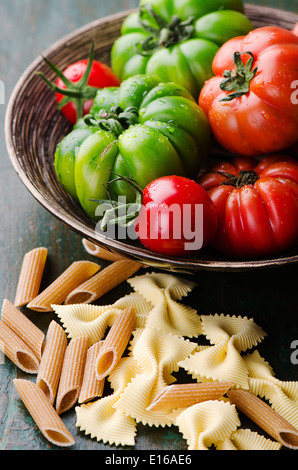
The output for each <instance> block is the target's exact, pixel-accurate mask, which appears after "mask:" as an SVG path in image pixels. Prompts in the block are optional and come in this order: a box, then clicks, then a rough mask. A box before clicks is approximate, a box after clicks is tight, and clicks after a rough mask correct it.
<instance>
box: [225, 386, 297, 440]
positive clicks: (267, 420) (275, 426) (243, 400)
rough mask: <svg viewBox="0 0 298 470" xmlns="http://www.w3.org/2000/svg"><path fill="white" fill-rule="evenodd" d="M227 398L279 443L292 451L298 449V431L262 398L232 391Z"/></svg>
mask: <svg viewBox="0 0 298 470" xmlns="http://www.w3.org/2000/svg"><path fill="white" fill-rule="evenodd" d="M227 396H228V398H229V399H230V400H231V402H232V403H233V404H234V405H235V406H236V407H237V408H238V409H239V410H240V411H241V412H242V413H244V414H245V415H246V416H248V417H249V418H250V419H251V420H252V421H253V422H254V423H255V424H257V425H258V426H259V427H260V428H261V429H263V431H265V432H266V433H267V434H268V435H269V436H271V437H273V439H275V440H276V441H277V442H280V443H281V444H282V445H284V446H285V447H288V448H290V449H298V429H296V428H294V426H292V425H291V424H290V423H289V422H288V421H286V420H285V419H284V418H283V417H282V416H281V415H279V414H278V413H277V412H276V411H275V410H273V408H271V406H270V405H268V404H267V403H266V402H265V401H263V400H262V399H261V398H258V397H256V396H255V395H253V394H252V393H250V392H247V391H246V390H230V391H228V392H227Z"/></svg>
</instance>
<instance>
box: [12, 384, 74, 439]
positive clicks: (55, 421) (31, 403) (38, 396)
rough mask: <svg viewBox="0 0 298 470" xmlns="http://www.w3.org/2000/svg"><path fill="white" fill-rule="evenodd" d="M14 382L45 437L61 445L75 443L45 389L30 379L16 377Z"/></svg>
mask: <svg viewBox="0 0 298 470" xmlns="http://www.w3.org/2000/svg"><path fill="white" fill-rule="evenodd" d="M13 383H14V386H15V388H16V390H17V392H18V394H19V396H20V398H21V400H22V401H23V403H24V405H25V406H26V408H27V410H28V411H29V413H30V415H31V416H32V418H33V420H34V421H35V423H36V425H37V427H38V428H39V429H40V431H41V432H42V434H43V435H44V436H45V438H46V439H47V440H48V441H50V442H51V443H53V444H55V445H57V446H61V447H68V446H72V445H74V443H75V440H74V438H73V437H72V435H71V434H70V432H69V431H68V429H67V427H66V426H65V424H64V423H63V421H62V420H61V418H60V417H59V415H58V414H57V412H56V411H55V409H54V407H53V406H52V405H51V404H50V403H49V401H48V399H47V397H46V396H45V394H44V393H43V391H42V390H41V389H40V388H39V387H38V386H37V385H36V384H34V383H33V382H30V381H29V380H25V379H14V380H13Z"/></svg>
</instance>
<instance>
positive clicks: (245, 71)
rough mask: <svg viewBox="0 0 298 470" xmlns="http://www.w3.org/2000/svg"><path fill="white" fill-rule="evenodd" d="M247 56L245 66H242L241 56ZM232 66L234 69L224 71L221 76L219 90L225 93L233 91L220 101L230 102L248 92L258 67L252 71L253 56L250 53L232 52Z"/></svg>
mask: <svg viewBox="0 0 298 470" xmlns="http://www.w3.org/2000/svg"><path fill="white" fill-rule="evenodd" d="M242 54H249V55H250V58H249V59H248V61H247V63H246V65H244V63H243V61H242V59H241V55H242ZM233 59H234V65H235V67H236V69H233V70H225V71H224V73H223V76H224V78H225V80H224V81H222V82H221V84H220V88H221V89H222V90H225V91H233V92H234V93H230V94H229V95H227V96H226V97H225V98H222V99H221V100H220V101H232V100H233V99H235V98H240V97H241V96H243V95H246V94H247V93H248V92H249V85H250V82H251V80H252V79H253V77H254V76H255V75H256V73H257V70H258V67H256V68H255V69H254V70H252V65H253V62H254V56H253V54H252V53H251V52H242V53H241V52H234V55H233Z"/></svg>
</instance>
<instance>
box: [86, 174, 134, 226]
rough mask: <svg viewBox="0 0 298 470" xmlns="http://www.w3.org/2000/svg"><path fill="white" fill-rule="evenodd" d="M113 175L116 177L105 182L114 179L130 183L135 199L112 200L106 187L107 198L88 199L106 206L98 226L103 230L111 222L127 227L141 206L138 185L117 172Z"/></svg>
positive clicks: (113, 180)
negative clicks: (125, 200)
mask: <svg viewBox="0 0 298 470" xmlns="http://www.w3.org/2000/svg"><path fill="white" fill-rule="evenodd" d="M114 175H115V176H116V178H114V179H112V180H110V181H109V182H108V183H107V184H112V183H114V182H116V181H124V182H126V183H128V184H130V185H131V187H132V188H133V189H134V191H135V195H136V199H135V202H129V203H125V202H122V201H121V200H120V201H114V200H113V199H111V197H110V194H109V190H108V188H106V187H105V189H106V192H107V195H108V199H90V201H93V202H97V203H98V204H103V205H104V206H105V207H106V209H105V210H104V214H103V217H102V219H101V222H100V228H101V230H102V231H103V232H106V230H107V227H108V225H111V224H115V225H120V226H121V227H129V226H130V225H132V224H133V223H134V222H135V220H136V219H137V217H138V216H139V214H140V211H141V208H142V201H143V191H142V189H141V188H140V186H139V185H138V184H137V183H136V182H135V181H134V180H133V179H132V178H129V177H127V176H122V175H118V174H117V173H114Z"/></svg>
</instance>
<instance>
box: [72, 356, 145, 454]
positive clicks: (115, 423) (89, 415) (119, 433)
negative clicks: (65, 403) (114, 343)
mask: <svg viewBox="0 0 298 470" xmlns="http://www.w3.org/2000/svg"><path fill="white" fill-rule="evenodd" d="M138 370H139V367H138V365H137V363H136V361H135V359H134V358H133V357H131V356H128V357H122V358H121V359H120V361H119V363H118V364H117V366H116V367H115V369H114V370H112V372H111V374H110V375H109V381H110V383H111V387H112V389H113V393H112V394H111V395H108V396H106V397H103V398H99V399H98V400H96V401H94V402H89V403H85V404H82V405H80V406H77V407H76V408H75V411H76V414H77V423H76V425H77V427H78V428H80V430H81V431H84V432H85V434H86V435H88V434H90V435H91V438H96V439H97V440H98V441H103V442H104V443H109V444H110V445H113V444H114V445H116V446H118V445H122V446H125V445H128V446H133V445H135V436H136V432H137V426H136V422H135V420H134V419H133V418H132V417H131V416H128V415H127V414H126V413H125V412H122V411H121V410H117V409H116V408H115V405H116V403H117V401H118V400H119V397H120V396H121V394H122V392H123V391H124V390H125V388H126V386H127V384H128V383H129V382H130V381H131V379H132V378H133V377H134V376H135V374H136V373H137V371H138Z"/></svg>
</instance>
